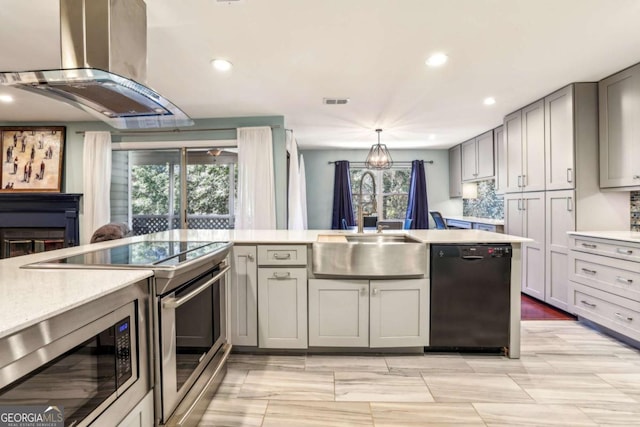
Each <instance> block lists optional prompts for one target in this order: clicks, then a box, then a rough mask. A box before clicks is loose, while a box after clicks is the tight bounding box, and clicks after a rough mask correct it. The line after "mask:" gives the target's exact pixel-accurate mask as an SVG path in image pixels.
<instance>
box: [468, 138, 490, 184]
mask: <svg viewBox="0 0 640 427" xmlns="http://www.w3.org/2000/svg"><path fill="white" fill-rule="evenodd" d="M461 147H462V181H478V180H482V179H489V178H492V177H493V176H494V152H493V130H490V131H488V132H485V133H483V134H482V135H479V136H477V137H475V138H474V139H472V140H469V141H467V142H463V143H462V145H461Z"/></svg>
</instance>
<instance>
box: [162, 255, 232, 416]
mask: <svg viewBox="0 0 640 427" xmlns="http://www.w3.org/2000/svg"><path fill="white" fill-rule="evenodd" d="M229 268H230V267H229V266H227V265H226V264H225V263H221V264H218V265H216V266H215V267H213V268H211V269H210V270H208V271H206V272H204V273H202V274H200V275H199V276H197V277H194V278H191V279H190V280H188V281H187V282H186V283H182V284H181V285H180V286H179V287H177V288H175V289H172V290H171V291H170V292H168V293H165V294H163V295H160V296H159V297H158V298H157V304H158V306H157V312H158V324H159V329H158V342H159V358H158V360H159V361H161V363H160V364H159V365H158V368H159V371H158V372H157V373H158V377H159V378H160V383H161V384H160V386H161V395H160V396H158V397H159V400H157V403H158V404H159V405H160V407H161V414H160V421H161V424H167V425H186V424H188V423H189V422H192V423H193V422H194V421H195V420H197V419H199V418H200V417H201V416H202V413H203V411H204V409H206V406H208V404H209V402H210V400H211V397H212V396H213V393H214V392H215V389H216V388H217V383H219V382H220V381H221V380H222V378H223V376H224V374H225V372H226V371H225V365H224V361H225V360H226V358H227V357H228V354H229V352H230V350H231V345H229V344H228V343H227V337H226V322H225V319H226V313H225V303H224V301H225V299H226V296H225V292H226V288H225V274H226V273H227V271H228V270H229ZM205 371H207V372H206V374H205V375H203V372H205ZM199 379H202V380H201V381H200V384H197V383H198V380H199ZM203 392H204V393H205V395H202V393H203ZM189 420H191V421H189Z"/></svg>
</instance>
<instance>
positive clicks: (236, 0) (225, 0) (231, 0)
mask: <svg viewBox="0 0 640 427" xmlns="http://www.w3.org/2000/svg"><path fill="white" fill-rule="evenodd" d="M245 1H246V0H216V2H215V4H217V5H221V6H224V5H236V4H242V3H245Z"/></svg>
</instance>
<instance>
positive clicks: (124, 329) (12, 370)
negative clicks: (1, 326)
mask: <svg viewBox="0 0 640 427" xmlns="http://www.w3.org/2000/svg"><path fill="white" fill-rule="evenodd" d="M150 312H151V310H150V304H149V284H148V282H147V281H145V282H143V283H140V284H138V285H135V286H132V287H131V289H126V290H122V291H119V292H117V293H115V294H112V295H108V296H106V297H102V298H100V299H99V300H97V301H94V302H92V303H89V304H87V305H86V306H82V307H80V308H77V309H74V310H71V311H69V312H66V313H63V314H60V315H58V316H56V317H54V318H52V319H49V320H47V321H43V322H41V323H39V324H37V325H34V326H33V327H30V328H27V329H25V330H23V331H20V332H18V333H15V334H13V335H10V336H8V337H5V338H3V339H1V340H0V348H2V349H3V351H2V352H1V353H0V405H2V406H7V405H10V406H33V405H37V406H51V407H56V408H57V409H60V410H61V413H62V414H63V415H64V424H65V425H67V426H85V425H89V424H91V425H92V426H98V425H104V426H108V425H111V426H113V425H115V424H117V422H118V421H119V420H122V419H123V418H124V417H125V416H126V415H127V414H128V413H129V412H130V411H131V410H132V409H133V408H134V406H135V405H136V404H137V403H138V402H139V401H141V400H142V399H143V398H144V396H145V394H146V393H147V392H148V391H149V390H150V389H151V383H150V370H149V369H148V366H149V365H148V362H147V360H148V357H149V351H148V349H149V345H148V335H147V332H146V331H147V329H148V323H147V322H148V319H149V317H150ZM56 415H57V414H56Z"/></svg>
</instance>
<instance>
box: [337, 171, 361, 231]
mask: <svg viewBox="0 0 640 427" xmlns="http://www.w3.org/2000/svg"><path fill="white" fill-rule="evenodd" d="M343 220H344V221H346V223H347V226H349V227H353V226H354V225H355V224H356V220H355V218H354V217H353V202H352V201H351V178H350V177H349V162H348V161H346V160H340V161H337V162H336V172H335V178H334V181H333V215H332V217H331V229H332V230H339V229H341V228H343V227H342V223H343Z"/></svg>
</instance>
